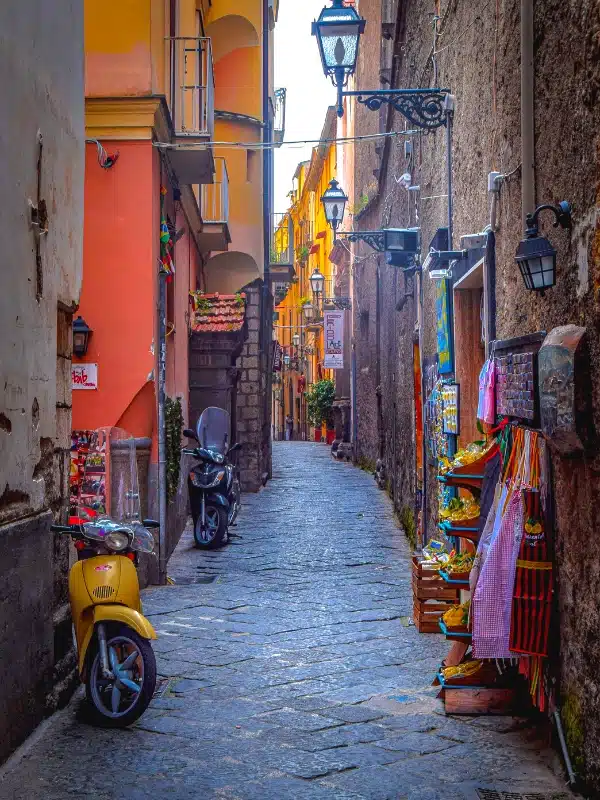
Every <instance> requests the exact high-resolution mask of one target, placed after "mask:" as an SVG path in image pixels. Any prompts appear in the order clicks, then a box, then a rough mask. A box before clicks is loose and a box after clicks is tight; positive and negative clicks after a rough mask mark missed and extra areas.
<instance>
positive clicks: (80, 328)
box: [73, 317, 93, 358]
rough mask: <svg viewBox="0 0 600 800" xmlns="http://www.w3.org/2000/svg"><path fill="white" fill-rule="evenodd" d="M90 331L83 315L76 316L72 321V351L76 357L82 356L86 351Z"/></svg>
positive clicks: (91, 331)
mask: <svg viewBox="0 0 600 800" xmlns="http://www.w3.org/2000/svg"><path fill="white" fill-rule="evenodd" d="M92 333H93V330H92V329H91V328H90V327H89V326H88V324H87V322H86V321H85V320H84V319H83V317H77V319H76V320H75V321H74V322H73V353H74V355H76V356H77V357H78V358H83V357H84V356H85V354H86V353H87V350H88V345H89V343H90V336H91V335H92Z"/></svg>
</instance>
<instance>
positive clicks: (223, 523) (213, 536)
mask: <svg viewBox="0 0 600 800" xmlns="http://www.w3.org/2000/svg"><path fill="white" fill-rule="evenodd" d="M204 516H205V522H204V524H202V517H198V519H197V520H196V523H195V525H194V541H195V542H196V547H199V548H200V549H201V550H215V549H216V548H217V547H221V545H222V544H223V541H224V539H225V535H226V534H227V512H226V511H225V509H224V508H223V507H222V506H217V505H212V504H211V503H207V504H206V509H205V512H204Z"/></svg>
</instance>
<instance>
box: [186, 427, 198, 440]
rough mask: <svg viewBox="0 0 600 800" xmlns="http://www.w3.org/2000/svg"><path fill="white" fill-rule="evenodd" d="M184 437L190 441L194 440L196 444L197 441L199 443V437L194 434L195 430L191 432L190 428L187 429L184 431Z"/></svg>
mask: <svg viewBox="0 0 600 800" xmlns="http://www.w3.org/2000/svg"><path fill="white" fill-rule="evenodd" d="M183 435H184V436H187V438H188V439H193V440H194V441H195V442H197V441H198V437H197V436H196V434H195V433H194V431H193V430H191V429H190V428H186V429H185V430H184V432H183Z"/></svg>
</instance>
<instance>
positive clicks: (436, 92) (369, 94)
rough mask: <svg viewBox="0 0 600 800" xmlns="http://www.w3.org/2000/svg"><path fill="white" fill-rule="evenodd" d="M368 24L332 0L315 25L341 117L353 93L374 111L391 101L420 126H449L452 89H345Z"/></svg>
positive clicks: (353, 70)
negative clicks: (335, 90)
mask: <svg viewBox="0 0 600 800" xmlns="http://www.w3.org/2000/svg"><path fill="white" fill-rule="evenodd" d="M366 24H367V23H366V20H365V19H363V18H362V17H361V16H359V14H358V12H357V11H356V9H355V8H353V7H352V6H349V5H344V0H332V5H331V7H330V8H327V7H325V8H324V9H323V10H322V11H321V14H320V15H319V19H318V20H315V22H313V24H312V35H313V36H315V37H316V39H317V43H318V45H319V53H320V56H321V63H322V65H323V72H324V73H325V76H326V77H328V78H331V81H332V83H333V85H334V86H335V87H336V88H337V91H338V112H337V113H338V116H339V117H343V116H344V97H350V96H352V97H355V98H356V101H357V102H358V103H362V104H363V105H364V106H366V107H367V108H368V109H370V110H371V111H378V110H379V109H380V108H381V106H382V105H383V104H384V103H388V104H389V105H391V106H393V108H395V109H396V111H399V112H400V113H401V114H403V115H404V116H405V117H406V119H408V120H409V121H410V122H412V123H413V124H414V125H417V126H418V127H419V128H424V129H426V130H434V129H435V128H439V127H440V126H441V125H446V122H447V115H448V113H449V112H451V107H450V106H449V105H448V102H447V99H446V98H447V97H448V96H449V89H369V90H366V91H344V87H345V86H347V85H348V79H349V78H350V76H351V75H354V73H355V72H356V62H357V59H358V48H359V43H360V37H361V36H362V34H363V33H364V32H365V25H366Z"/></svg>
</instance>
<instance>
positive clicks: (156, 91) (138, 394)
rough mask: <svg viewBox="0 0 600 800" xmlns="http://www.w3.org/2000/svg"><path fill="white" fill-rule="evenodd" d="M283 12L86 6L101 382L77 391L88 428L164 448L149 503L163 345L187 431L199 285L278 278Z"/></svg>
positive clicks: (90, 265) (219, 6) (77, 417)
mask: <svg viewBox="0 0 600 800" xmlns="http://www.w3.org/2000/svg"><path fill="white" fill-rule="evenodd" d="M276 15H277V3H275V4H274V3H273V2H269V1H268V0H267V1H266V2H263V0H120V2H115V0H85V54H86V137H87V144H86V148H87V150H86V174H85V230H84V271H83V274H84V277H83V291H82V296H81V304H80V307H79V314H80V315H81V317H82V318H83V319H84V320H85V322H86V323H87V325H88V326H89V328H91V330H92V334H91V335H90V338H89V346H88V350H87V352H86V353H85V355H84V356H82V357H81V358H79V359H77V358H75V359H74V362H75V364H76V365H77V364H79V365H80V366H84V367H89V373H90V375H91V376H92V380H91V383H92V386H90V387H89V388H86V389H82V390H79V391H74V398H73V428H74V430H75V431H79V430H91V429H95V428H97V427H100V426H103V425H117V426H120V427H123V428H125V429H127V430H128V431H130V432H131V433H132V434H133V435H134V436H136V437H138V438H139V439H140V441H141V442H142V443H143V446H144V447H147V448H148V449H149V451H150V465H149V476H150V478H149V483H150V489H151V491H150V500H151V504H150V505H151V508H150V509H149V510H152V496H155V495H156V492H155V491H154V489H155V487H156V482H157V461H158V426H157V402H158V396H157V376H158V374H159V373H158V370H159V359H158V357H159V355H160V353H161V352H163V353H165V354H166V376H165V377H166V384H165V390H166V395H167V396H168V398H170V399H171V400H172V401H173V402H174V403H175V404H178V405H180V407H181V414H182V417H183V420H184V423H185V424H186V425H187V424H193V423H194V421H195V420H194V419H193V418H192V417H193V416H194V414H197V413H198V409H192V408H191V407H190V385H189V383H190V379H189V374H190V364H189V339H190V329H191V323H192V322H193V309H192V306H191V305H190V292H198V291H200V292H207V293H223V294H232V293H236V292H239V291H242V290H244V289H245V287H247V286H248V285H249V284H253V282H254V284H255V285H256V286H262V285H263V281H264V278H265V242H268V235H269V234H268V226H269V221H270V215H269V214H268V213H267V212H268V207H267V206H265V205H264V204H263V198H264V197H265V195H266V196H269V195H270V180H271V175H270V170H269V163H268V161H267V160H266V159H264V158H263V155H262V153H261V152H259V149H256V150H254V149H252V147H251V144H252V143H253V142H256V143H257V144H260V143H261V141H262V140H263V137H264V136H271V137H272V136H273V127H274V124H275V95H274V91H273V87H272V85H271V77H270V76H271V75H272V69H271V64H270V60H271V55H270V54H271V53H272V47H271V40H272V36H273V29H274V25H275V21H276ZM215 141H218V142H231V143H232V145H231V146H224V145H221V146H216V145H215V144H214V142H215ZM234 143H242V145H241V146H240V145H238V144H234ZM265 231H267V232H266V233H265ZM266 267H267V269H268V261H267V265H266ZM161 276H162V277H161ZM161 281H165V282H166V303H165V306H166V308H165V315H166V336H165V337H164V341H162V348H161V327H160V325H159V316H160V315H159V301H160V296H161V292H160V285H161ZM184 486H185V484H184V483H183V476H182V478H181V484H180V489H181V491H179V492H178V496H177V497H176V498H175V499H174V500H173V503H172V504H171V506H172V507H170V509H169V513H170V520H171V521H170V528H177V527H179V528H180V527H181V524H182V521H183V519H184V518H185V505H186V498H185V491H183V489H184Z"/></svg>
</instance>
